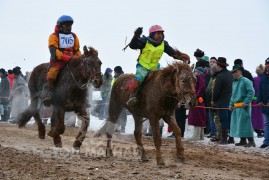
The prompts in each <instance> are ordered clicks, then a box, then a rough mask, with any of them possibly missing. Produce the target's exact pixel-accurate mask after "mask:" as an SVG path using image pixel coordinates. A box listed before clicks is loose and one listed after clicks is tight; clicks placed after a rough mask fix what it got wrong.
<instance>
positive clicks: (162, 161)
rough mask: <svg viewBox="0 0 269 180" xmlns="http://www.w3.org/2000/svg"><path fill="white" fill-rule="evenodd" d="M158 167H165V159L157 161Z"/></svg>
mask: <svg viewBox="0 0 269 180" xmlns="http://www.w3.org/2000/svg"><path fill="white" fill-rule="evenodd" d="M157 166H159V167H160V166H165V162H164V160H163V159H159V160H157Z"/></svg>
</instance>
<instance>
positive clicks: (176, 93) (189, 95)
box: [95, 62, 196, 165]
mask: <svg viewBox="0 0 269 180" xmlns="http://www.w3.org/2000/svg"><path fill="white" fill-rule="evenodd" d="M132 78H134V75H132V74H123V75H121V76H120V77H118V79H117V80H116V81H115V83H114V85H113V87H112V91H111V97H110V102H109V117H108V119H107V121H106V123H105V125H104V126H103V127H102V128H101V129H100V130H99V131H98V132H96V134H95V137H98V136H100V135H101V134H103V133H107V137H108V142H107V151H106V152H107V156H110V155H111V154H112V150H111V137H112V134H113V132H114V125H115V124H116V122H117V119H118V117H119V114H120V112H121V110H122V108H123V107H124V108H127V109H128V110H129V111H130V112H131V114H132V115H133V117H134V121H135V130H134V136H135V140H136V143H137V145H138V148H139V149H140V150H141V159H142V161H147V160H148V158H147V156H146V154H145V150H144V147H143V145H142V140H141V137H142V122H143V119H142V118H147V119H149V122H150V125H151V127H152V131H153V139H154V144H155V147H156V160H157V164H158V165H164V160H163V158H162V156H161V150H160V148H161V137H160V130H159V120H160V119H161V118H162V119H163V120H164V121H165V122H166V123H167V124H168V125H169V126H170V127H172V129H173V132H174V134H175V142H176V148H177V160H178V161H183V160H184V148H183V145H182V142H181V135H180V134H181V132H180V128H179V127H178V126H177V124H176V120H175V118H174V112H175V109H176V107H177V105H178V103H179V102H180V103H182V102H184V103H185V104H187V105H189V106H190V107H194V106H195V105H196V97H195V79H194V77H193V74H192V71H191V69H190V67H189V65H188V64H186V63H181V62H174V63H173V64H171V65H168V66H167V67H165V68H163V69H160V70H157V71H154V72H150V73H149V74H148V76H147V77H146V79H145V81H144V83H143V84H142V86H141V88H140V91H139V92H138V95H137V97H138V104H137V105H136V107H135V108H130V107H128V106H127V105H126V102H127V100H128V98H129V91H127V90H126V88H125V87H126V83H128V81H129V80H130V79H132Z"/></svg>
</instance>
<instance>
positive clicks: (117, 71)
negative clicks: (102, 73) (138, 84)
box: [112, 66, 127, 133]
mask: <svg viewBox="0 0 269 180" xmlns="http://www.w3.org/2000/svg"><path fill="white" fill-rule="evenodd" d="M114 74H115V75H114V78H113V80H112V86H113V84H114V81H116V79H117V78H118V77H119V76H120V75H122V74H124V72H123V70H122V68H121V66H116V67H115V68H114ZM126 122H127V110H126V109H125V108H123V109H122V111H121V113H120V116H119V118H118V121H117V125H118V127H119V128H120V129H119V131H120V132H121V133H125V127H126Z"/></svg>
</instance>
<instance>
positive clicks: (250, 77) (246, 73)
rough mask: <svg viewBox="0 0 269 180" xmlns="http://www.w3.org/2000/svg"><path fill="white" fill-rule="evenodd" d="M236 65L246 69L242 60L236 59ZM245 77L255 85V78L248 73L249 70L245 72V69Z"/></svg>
mask: <svg viewBox="0 0 269 180" xmlns="http://www.w3.org/2000/svg"><path fill="white" fill-rule="evenodd" d="M236 64H238V65H239V66H241V67H244V66H243V61H242V59H236V60H234V65H236ZM242 75H243V77H246V78H248V79H249V80H251V81H252V84H253V83H254V81H253V77H252V75H251V73H250V72H249V71H248V70H245V69H243V74H242Z"/></svg>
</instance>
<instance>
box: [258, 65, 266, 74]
mask: <svg viewBox="0 0 269 180" xmlns="http://www.w3.org/2000/svg"><path fill="white" fill-rule="evenodd" d="M264 70H265V69H264V66H263V65H262V64H260V65H259V66H257V67H256V73H257V74H262V73H263V72H264Z"/></svg>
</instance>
